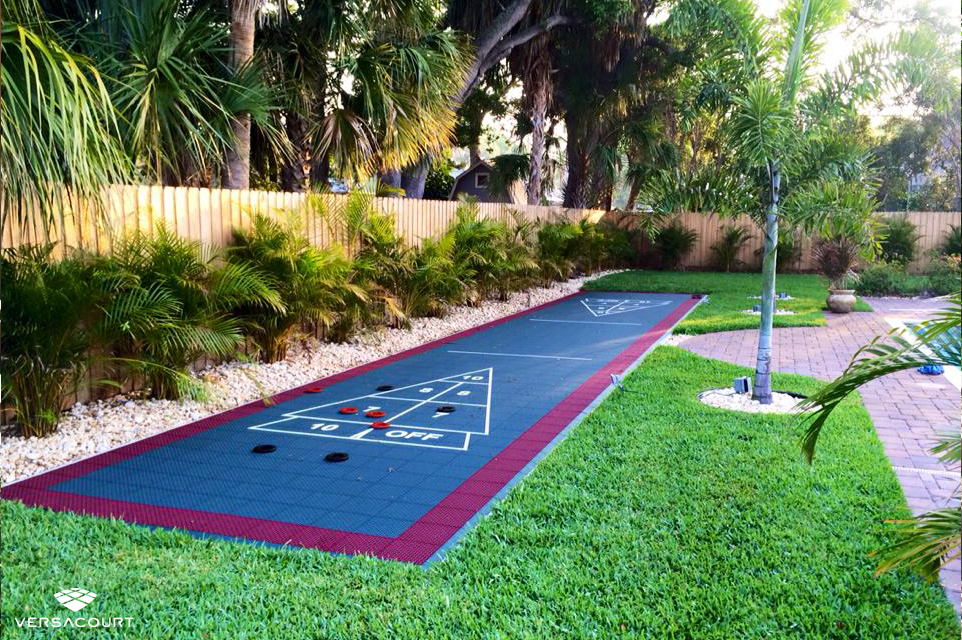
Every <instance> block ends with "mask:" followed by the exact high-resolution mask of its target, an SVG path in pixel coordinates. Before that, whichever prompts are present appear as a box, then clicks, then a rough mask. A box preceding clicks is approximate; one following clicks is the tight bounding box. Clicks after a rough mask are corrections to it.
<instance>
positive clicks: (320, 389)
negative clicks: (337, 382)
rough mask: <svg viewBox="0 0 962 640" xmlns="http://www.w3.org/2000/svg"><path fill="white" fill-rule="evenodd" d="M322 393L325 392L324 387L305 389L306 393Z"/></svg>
mask: <svg viewBox="0 0 962 640" xmlns="http://www.w3.org/2000/svg"><path fill="white" fill-rule="evenodd" d="M321 391H324V387H308V388H307V389H304V393H320V392H321Z"/></svg>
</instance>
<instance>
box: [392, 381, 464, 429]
mask: <svg viewBox="0 0 962 640" xmlns="http://www.w3.org/2000/svg"><path fill="white" fill-rule="evenodd" d="M460 386H461V383H460V382H458V383H456V384H455V385H454V386H453V387H450V388H448V389H445V390H444V391H439V392H438V393H435V394H434V395H433V396H431V397H430V398H427V399H426V400H422V401H421V402H418V403H417V404H416V405H414V406H413V407H410V408H409V409H405V410H404V411H402V412H401V413H398V414H395V415H393V416H391V417H390V418H384V422H394V421H395V420H397V419H398V418H400V417H401V416H403V415H404V414H405V413H411V412H412V411H414V410H415V409H417V408H419V407H423V406H424V405H426V404H427V403H428V402H430V401H431V400H434V399H435V398H437V397H438V396H443V395H444V394H445V393H447V392H448V391H454V390H455V389H457V388H458V387H460Z"/></svg>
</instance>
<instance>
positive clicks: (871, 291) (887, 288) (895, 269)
mask: <svg viewBox="0 0 962 640" xmlns="http://www.w3.org/2000/svg"><path fill="white" fill-rule="evenodd" d="M855 291H856V292H857V293H858V294H859V295H863V296H885V295H907V294H909V293H911V291H910V284H909V278H908V275H907V274H906V273H905V267H904V266H902V265H901V264H898V263H895V262H884V261H879V262H875V263H873V264H870V265H868V266H866V267H865V268H863V269H862V271H861V272H860V273H859V274H858V279H857V280H856V282H855Z"/></svg>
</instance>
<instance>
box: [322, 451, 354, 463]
mask: <svg viewBox="0 0 962 640" xmlns="http://www.w3.org/2000/svg"><path fill="white" fill-rule="evenodd" d="M349 457H350V456H348V455H347V454H346V453H344V452H343V451H334V452H332V453H329V454H327V455H326V456H324V459H325V460H327V461H328V462H344V461H345V460H347V459H348V458H349Z"/></svg>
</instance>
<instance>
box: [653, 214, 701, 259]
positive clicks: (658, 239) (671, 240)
mask: <svg viewBox="0 0 962 640" xmlns="http://www.w3.org/2000/svg"><path fill="white" fill-rule="evenodd" d="M697 240H698V232H697V231H695V230H694V229H689V228H688V227H686V226H685V225H683V224H682V223H681V222H680V221H678V220H673V221H672V222H671V224H669V225H667V226H665V227H662V228H661V229H659V230H658V233H657V235H656V236H655V247H656V249H657V250H658V255H659V256H660V257H661V268H662V269H667V270H669V271H670V270H672V269H677V268H678V267H680V266H681V263H682V261H683V260H684V259H685V256H687V255H688V254H689V253H691V250H692V249H694V248H695V242H696V241H697Z"/></svg>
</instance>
